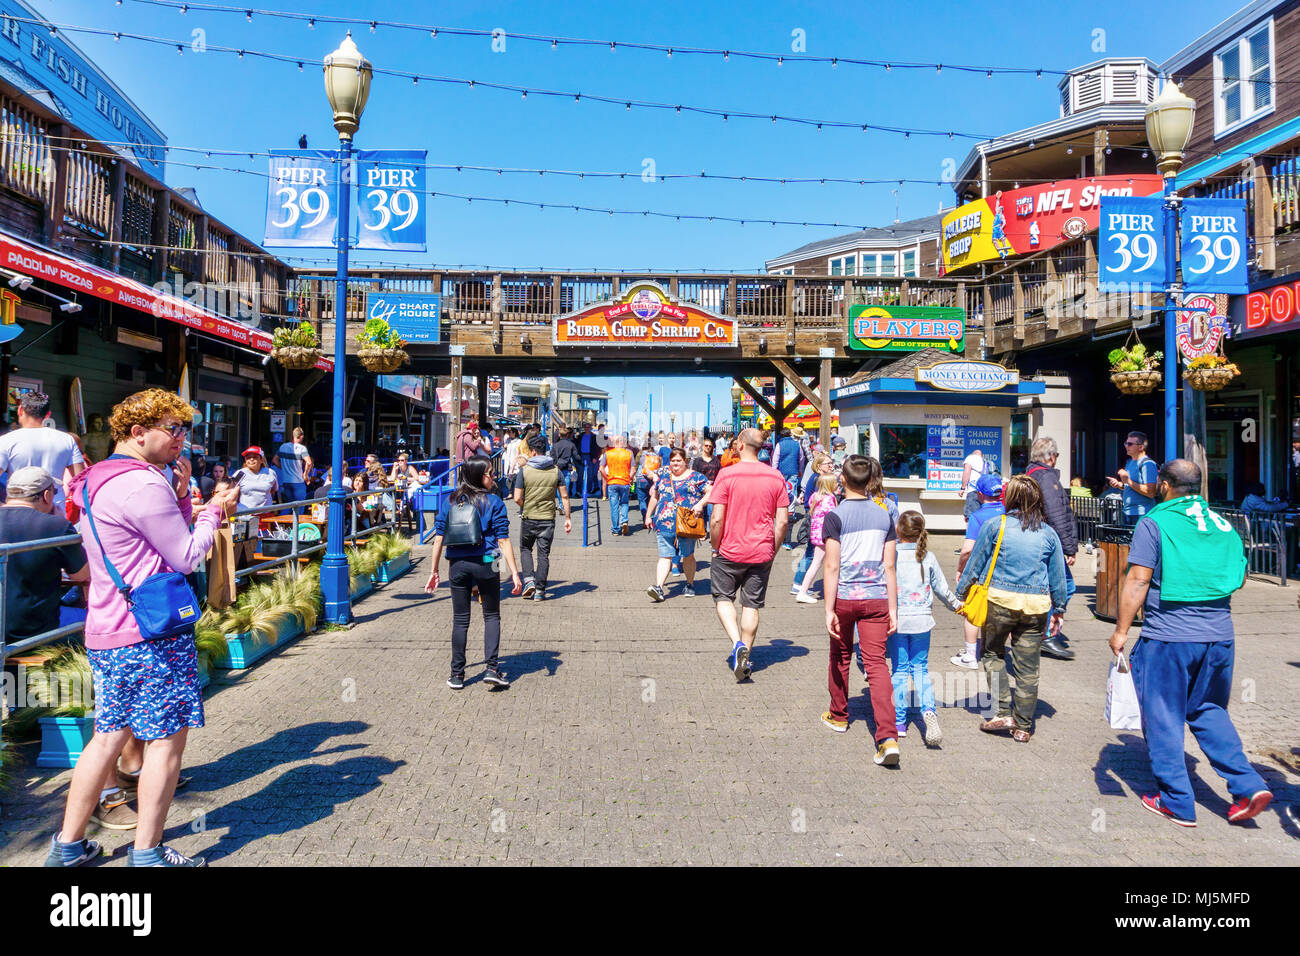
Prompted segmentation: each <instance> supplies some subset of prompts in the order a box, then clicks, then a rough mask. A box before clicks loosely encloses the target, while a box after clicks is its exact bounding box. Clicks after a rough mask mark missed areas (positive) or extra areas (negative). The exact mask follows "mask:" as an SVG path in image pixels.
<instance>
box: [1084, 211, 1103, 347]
mask: <svg viewBox="0 0 1300 956" xmlns="http://www.w3.org/2000/svg"><path fill="white" fill-rule="evenodd" d="M1083 277H1084V283H1083V309H1084V322H1083V331H1085V332H1086V331H1089V330H1090V329H1092V328H1094V327H1095V326H1096V324H1097V319H1098V318H1100V316H1099V315H1098V314H1097V283H1098V282H1099V281H1100V279H1101V277H1100V276H1099V275H1098V274H1097V236H1096V234H1095V233H1094V234H1092V235H1090V236H1088V237H1087V238H1086V239H1085V240H1084V242H1083ZM1089 321H1091V322H1092V325H1088V322H1089Z"/></svg>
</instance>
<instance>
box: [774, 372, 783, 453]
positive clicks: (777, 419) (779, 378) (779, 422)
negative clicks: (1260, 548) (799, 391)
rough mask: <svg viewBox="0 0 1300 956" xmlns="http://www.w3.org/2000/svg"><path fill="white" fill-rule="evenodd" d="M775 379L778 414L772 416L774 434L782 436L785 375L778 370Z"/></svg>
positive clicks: (775, 403) (778, 436)
mask: <svg viewBox="0 0 1300 956" xmlns="http://www.w3.org/2000/svg"><path fill="white" fill-rule="evenodd" d="M774 381H775V383H776V388H775V390H774V391H775V392H776V401H775V402H774V403H773V405H774V406H775V411H776V414H774V415H773V416H772V435H773V436H774V437H776V438H780V437H781V428H782V426H784V425H785V376H784V375H782V374H781V373H780V372H777V373H776V378H775V379H774Z"/></svg>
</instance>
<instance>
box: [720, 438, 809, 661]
mask: <svg viewBox="0 0 1300 956" xmlns="http://www.w3.org/2000/svg"><path fill="white" fill-rule="evenodd" d="M762 445H763V436H762V433H761V432H759V431H758V429H756V428H747V429H745V430H744V431H743V432H741V433H740V461H738V462H736V463H735V464H734V465H731V466H730V467H728V468H724V469H722V470H721V471H720V472H718V480H717V481H716V482H715V483H714V485H713V492H712V494H711V495H710V501H711V502H712V504H713V520H712V522H711V524H710V529H709V537H710V541H711V543H712V545H713V550H714V552H715V554H714V555H713V558H712V560H711V561H710V562H709V583H710V586H711V588H712V591H713V600H714V604H715V606H716V607H717V611H718V619H719V620H720V621H721V622H722V628H723V630H724V631H726V634H727V640H728V642H729V643H730V644H731V653H730V654H729V655H728V656H727V664H728V665H729V666H730V667H731V671H732V673H733V674H735V676H736V682H737V683H739V682H741V681H743V680H746V679H747V678H748V677H749V673H750V670H751V667H750V662H749V655H750V652H751V651H752V650H753V648H754V639H755V638H756V637H757V636H758V611H759V608H761V607H762V606H763V602H764V599H765V598H766V597H767V579H768V575H770V574H771V573H772V559H773V558H774V557H776V551H777V548H778V547H779V546H780V544H781V542H782V541H783V540H784V539H785V531H786V527H787V526H788V525H789V523H790V498H789V496H788V495H787V494H786V488H785V479H784V478H782V477H781V473H780V472H779V471H777V470H776V469H775V468H773V467H772V466H771V465H765V464H763V463H762V462H760V461H759V460H758V450H759V448H761V447H762ZM737 595H739V604H740V613H739V615H737V612H736V603H737Z"/></svg>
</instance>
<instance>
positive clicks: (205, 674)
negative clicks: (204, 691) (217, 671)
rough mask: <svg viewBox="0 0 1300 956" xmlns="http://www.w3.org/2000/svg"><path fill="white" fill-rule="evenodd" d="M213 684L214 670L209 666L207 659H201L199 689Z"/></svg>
mask: <svg viewBox="0 0 1300 956" xmlns="http://www.w3.org/2000/svg"><path fill="white" fill-rule="evenodd" d="M211 683H212V670H211V667H210V666H209V665H208V662H207V658H205V657H200V658H199V687H207V686H208V685H209V684H211Z"/></svg>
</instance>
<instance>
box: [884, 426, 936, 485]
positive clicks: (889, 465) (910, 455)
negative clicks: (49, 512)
mask: <svg viewBox="0 0 1300 956" xmlns="http://www.w3.org/2000/svg"><path fill="white" fill-rule="evenodd" d="M877 427H878V428H879V429H880V464H881V467H883V468H884V470H885V477H886V478H925V476H926V463H925V438H926V427H925V426H924V425H885V424H881V425H879V426H877Z"/></svg>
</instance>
